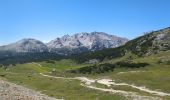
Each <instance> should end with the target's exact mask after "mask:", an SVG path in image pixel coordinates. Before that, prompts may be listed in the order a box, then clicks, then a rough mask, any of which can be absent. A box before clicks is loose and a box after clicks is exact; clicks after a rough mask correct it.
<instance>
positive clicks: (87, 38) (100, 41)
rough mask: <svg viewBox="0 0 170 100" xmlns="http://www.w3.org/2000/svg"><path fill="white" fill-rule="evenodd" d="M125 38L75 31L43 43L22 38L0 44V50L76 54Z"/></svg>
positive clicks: (101, 47) (107, 46)
mask: <svg viewBox="0 0 170 100" xmlns="http://www.w3.org/2000/svg"><path fill="white" fill-rule="evenodd" d="M127 41H128V39H126V38H121V37H117V36H114V35H109V34H107V33H103V32H92V33H77V34H75V35H73V36H69V35H65V36H63V37H61V38H56V39H55V40H52V41H50V42H49V43H47V44H45V43H43V42H41V41H39V40H35V39H23V40H20V41H18V42H16V43H12V44H9V45H5V46H1V47H0V52H11V53H41V52H51V53H57V54H62V55H68V54H77V53H81V52H86V51H95V50H101V49H104V48H115V47H118V46H121V45H123V44H125V43H126V42H127Z"/></svg>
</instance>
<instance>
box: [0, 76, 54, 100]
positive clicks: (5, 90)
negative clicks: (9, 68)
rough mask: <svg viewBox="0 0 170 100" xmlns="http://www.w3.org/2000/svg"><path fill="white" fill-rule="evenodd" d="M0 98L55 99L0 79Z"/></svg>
mask: <svg viewBox="0 0 170 100" xmlns="http://www.w3.org/2000/svg"><path fill="white" fill-rule="evenodd" d="M0 100H57V99H55V98H51V97H48V96H47V95H44V94H41V93H40V92H36V91H34V90H31V89H27V88H25V87H23V86H19V85H16V84H14V83H10V82H6V81H3V80H1V79H0Z"/></svg>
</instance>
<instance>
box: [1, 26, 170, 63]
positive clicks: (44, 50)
mask: <svg viewBox="0 0 170 100" xmlns="http://www.w3.org/2000/svg"><path fill="white" fill-rule="evenodd" d="M104 48H106V49H104ZM167 50H170V27H168V28H164V29H161V30H158V31H152V32H149V33H147V34H145V35H143V36H140V37H138V38H136V39H133V40H130V41H128V39H126V38H121V37H117V36H114V35H108V34H106V33H103V32H92V33H78V34H75V35H72V36H69V35H65V36H63V37H61V38H56V39H55V40H52V41H50V42H49V43H47V44H44V43H43V42H41V41H38V40H35V39H23V40H20V41H18V42H16V43H12V44H9V45H6V46H1V47H0V64H5V65H8V64H11V63H12V64H15V63H25V62H32V61H44V60H49V59H63V58H71V59H74V60H75V61H77V62H79V63H83V62H87V61H89V60H97V61H102V60H104V59H113V58H117V57H123V56H125V55H128V54H131V55H136V56H139V57H141V56H148V55H152V54H157V53H159V52H163V51H167ZM82 52H84V53H82ZM71 54H74V55H71ZM68 55H69V56H68Z"/></svg>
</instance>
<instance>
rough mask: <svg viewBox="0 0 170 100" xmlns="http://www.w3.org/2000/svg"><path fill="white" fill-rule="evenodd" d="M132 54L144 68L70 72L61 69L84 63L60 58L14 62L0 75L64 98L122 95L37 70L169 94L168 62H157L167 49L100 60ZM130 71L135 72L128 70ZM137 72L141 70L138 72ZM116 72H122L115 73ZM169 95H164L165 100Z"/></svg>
mask: <svg viewBox="0 0 170 100" xmlns="http://www.w3.org/2000/svg"><path fill="white" fill-rule="evenodd" d="M129 56H132V58H133V59H132V60H133V62H136V63H138V62H139V63H143V62H144V63H149V65H148V66H146V67H141V68H115V69H114V71H113V72H105V73H101V74H70V73H67V72H65V71H66V70H70V69H77V68H81V67H84V66H87V64H77V63H75V62H74V61H72V60H68V59H63V60H60V61H54V63H47V62H45V61H44V62H37V63H38V64H41V65H42V67H40V66H38V64H35V63H26V64H17V65H16V66H13V67H10V68H8V69H7V70H5V69H3V68H0V75H5V76H4V77H3V79H7V80H8V81H11V82H14V83H17V84H20V85H24V86H26V87H28V88H32V89H34V90H37V91H41V92H42V93H45V94H47V95H49V96H53V97H56V98H62V97H64V98H65V99H66V100H96V99H99V100H125V99H126V98H125V97H123V96H122V95H118V94H110V93H107V92H100V91H96V90H91V89H88V88H85V87H82V86H80V81H75V80H62V79H53V78H47V77H43V76H41V75H40V74H39V73H46V74H50V73H49V72H51V71H52V70H53V69H56V72H57V74H56V75H57V76H65V77H76V76H86V77H89V78H102V77H103V78H111V79H113V80H115V81H116V82H124V83H128V84H134V85H136V86H145V87H146V88H149V89H152V90H158V91H163V92H167V93H170V84H169V83H170V65H168V64H166V63H161V64H159V63H158V61H159V60H160V59H162V58H163V59H170V51H166V52H161V53H160V54H155V55H151V56H149V57H137V56H135V55H132V54H131V53H129V54H128V55H126V56H124V57H122V58H117V59H112V60H105V61H104V62H101V63H112V64H114V63H116V62H118V61H122V60H126V59H128V58H129ZM131 71H138V72H136V73H132V72H131ZM140 71H141V72H140ZM120 72H125V73H122V74H119V73H120ZM93 85H94V86H96V87H102V88H108V87H106V86H104V85H101V84H93ZM112 88H113V89H118V90H124V91H132V92H138V93H139V94H141V95H150V94H147V93H145V92H141V91H139V90H137V89H133V88H131V87H128V86H112ZM168 99H170V97H165V100H168Z"/></svg>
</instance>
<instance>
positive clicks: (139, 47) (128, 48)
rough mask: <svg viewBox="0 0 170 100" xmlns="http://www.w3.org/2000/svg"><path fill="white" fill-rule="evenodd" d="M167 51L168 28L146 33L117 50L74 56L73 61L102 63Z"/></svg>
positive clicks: (169, 40)
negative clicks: (112, 59) (129, 56)
mask: <svg viewBox="0 0 170 100" xmlns="http://www.w3.org/2000/svg"><path fill="white" fill-rule="evenodd" d="M167 50H170V28H165V29H161V30H158V31H153V32H150V33H147V34H146V35H144V36H140V37H138V38H136V39H133V40H131V41H129V42H127V43H126V44H125V45H123V46H120V47H117V48H111V49H104V50H100V51H96V52H88V53H82V54H81V55H74V56H73V59H75V60H76V61H78V62H85V61H88V60H91V59H98V60H100V61H102V60H104V59H111V58H117V57H123V56H125V55H126V54H129V53H132V54H135V55H137V56H148V55H152V54H157V53H159V52H160V51H167Z"/></svg>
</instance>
